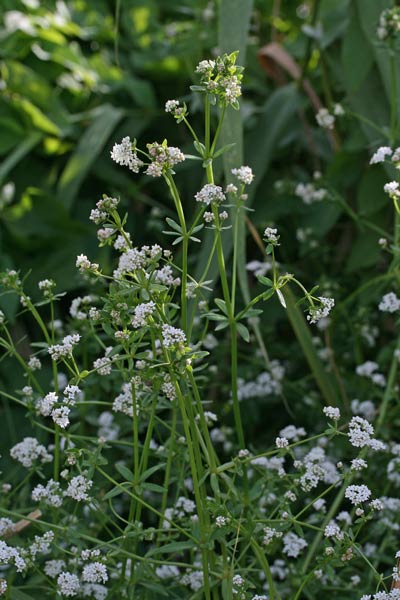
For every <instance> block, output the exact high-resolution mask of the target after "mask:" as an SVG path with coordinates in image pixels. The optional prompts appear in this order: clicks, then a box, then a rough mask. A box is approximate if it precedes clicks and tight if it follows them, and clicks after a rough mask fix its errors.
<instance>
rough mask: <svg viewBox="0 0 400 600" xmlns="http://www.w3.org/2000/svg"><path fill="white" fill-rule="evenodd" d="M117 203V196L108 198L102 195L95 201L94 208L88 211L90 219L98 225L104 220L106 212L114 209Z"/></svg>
mask: <svg viewBox="0 0 400 600" xmlns="http://www.w3.org/2000/svg"><path fill="white" fill-rule="evenodd" d="M118 204H119V200H118V199H117V198H110V197H109V196H106V195H104V196H103V197H102V198H101V199H100V200H99V201H98V202H96V208H93V209H92V210H91V212H90V217H89V219H90V221H93V223H95V224H96V225H100V223H102V222H103V221H106V220H107V218H108V214H109V213H110V212H111V211H113V210H115V209H116V208H117V206H118Z"/></svg>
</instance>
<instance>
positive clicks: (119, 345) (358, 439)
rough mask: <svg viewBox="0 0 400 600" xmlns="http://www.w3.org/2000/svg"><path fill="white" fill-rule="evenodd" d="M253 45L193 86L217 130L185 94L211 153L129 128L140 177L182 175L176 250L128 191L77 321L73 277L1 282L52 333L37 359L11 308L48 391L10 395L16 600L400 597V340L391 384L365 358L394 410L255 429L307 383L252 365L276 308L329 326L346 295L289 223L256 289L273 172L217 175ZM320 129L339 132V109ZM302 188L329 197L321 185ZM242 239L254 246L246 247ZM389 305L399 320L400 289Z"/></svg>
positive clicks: (322, 414)
mask: <svg viewBox="0 0 400 600" xmlns="http://www.w3.org/2000/svg"><path fill="white" fill-rule="evenodd" d="M236 55H237V53H233V54H230V55H224V56H222V57H218V58H216V59H213V60H203V61H202V62H200V64H199V65H198V67H197V69H196V76H197V78H198V84H197V85H195V86H193V87H192V91H193V92H195V93H197V94H199V96H200V98H201V101H202V102H203V106H204V131H203V132H198V131H197V132H196V131H195V130H194V129H193V127H192V125H191V123H190V114H189V110H188V107H187V106H186V104H185V103H181V102H179V101H178V100H175V99H174V100H169V101H168V102H167V103H166V106H165V110H166V111H167V112H168V113H170V114H171V117H172V118H174V119H175V120H176V122H177V124H178V125H179V126H180V127H187V129H188V131H189V132H190V134H191V135H192V136H193V144H194V150H193V151H194V154H193V155H188V154H184V153H183V152H182V151H181V150H180V149H179V148H177V147H175V146H172V145H169V142H168V141H167V140H160V141H155V142H151V143H149V144H147V146H146V148H139V146H138V145H137V142H136V141H135V140H134V139H131V138H130V137H129V136H128V135H127V136H126V137H125V138H124V139H123V140H122V141H121V142H120V143H116V144H115V145H114V147H113V149H112V152H111V158H112V159H113V160H114V161H115V162H116V163H118V165H120V167H121V168H124V169H127V170H130V171H131V172H132V177H134V176H135V174H136V173H139V172H144V173H146V174H147V175H148V176H149V177H158V178H162V179H163V180H164V181H165V184H166V188H165V189H166V191H167V192H168V194H169V198H170V202H171V204H172V206H173V207H174V209H175V213H176V217H175V218H174V219H172V218H170V217H168V218H167V219H166V223H165V227H166V228H167V229H166V230H165V231H164V234H165V240H166V242H168V241H170V242H171V244H170V245H168V244H166V246H165V247H161V246H160V245H158V244H153V245H148V246H142V247H137V246H136V245H135V241H134V240H132V239H131V236H130V234H129V232H128V230H127V228H126V221H127V217H126V215H125V216H124V215H122V214H120V212H119V200H118V199H117V198H113V197H109V196H107V195H104V196H103V197H102V198H101V199H100V200H98V202H97V204H96V207H95V208H93V210H92V211H91V214H90V220H91V221H92V223H93V224H95V225H96V226H98V230H97V237H98V240H99V244H100V246H109V247H110V248H113V249H115V251H116V252H117V253H118V258H117V259H116V262H115V265H114V269H113V270H112V269H111V270H109V269H107V268H102V267H101V266H100V265H99V264H97V263H94V262H92V261H91V259H90V258H88V257H87V256H86V255H84V254H80V255H79V256H78V257H77V260H76V266H77V269H78V270H79V271H80V272H81V273H82V278H83V285H84V286H85V290H86V292H87V293H86V295H83V296H79V297H77V298H74V299H73V300H72V303H71V306H70V319H69V320H68V321H67V322H60V321H59V320H58V319H57V303H58V301H59V300H60V298H61V296H62V294H60V293H57V290H56V289H55V286H54V282H53V281H51V280H43V281H41V282H40V283H39V288H40V291H41V294H42V300H41V301H40V302H36V303H34V302H33V301H32V300H31V299H30V298H29V296H27V295H26V293H25V292H24V280H23V277H21V275H20V274H19V273H18V272H16V271H11V270H9V271H7V272H4V273H2V275H1V282H2V286H3V288H4V291H5V293H13V294H17V295H18V296H19V298H20V301H21V305H22V309H21V310H22V312H24V313H29V314H30V316H31V318H32V319H33V321H34V322H36V326H37V327H38V331H40V332H41V334H42V339H41V340H38V341H36V342H34V343H31V355H30V356H28V357H26V356H25V354H24V352H23V349H22V347H21V344H20V343H19V342H18V341H15V340H14V339H13V337H12V335H11V333H10V328H9V325H8V323H7V319H6V317H5V316H4V315H2V319H1V321H2V322H1V347H2V348H3V350H4V352H5V355H7V356H8V357H11V358H12V360H13V361H15V363H16V364H18V365H19V367H20V368H21V369H23V371H24V373H25V377H26V385H25V386H24V387H23V388H22V389H19V390H16V391H15V393H14V394H9V393H8V392H1V396H2V399H3V401H4V403H5V406H6V409H7V411H10V410H11V406H13V405H14V404H15V405H18V407H20V410H22V411H24V414H25V417H26V420H27V421H28V422H29V427H30V430H31V432H30V435H29V436H25V437H23V438H22V439H20V440H19V441H18V443H16V444H15V445H13V447H12V448H10V449H9V456H8V454H7V456H6V455H5V454H4V456H3V463H4V465H5V466H4V467H3V470H2V474H1V486H2V495H1V508H0V515H1V516H0V537H1V541H0V565H2V569H1V579H0V595H3V596H4V597H5V598H7V599H15V600H18V599H19V600H22V599H23V598H28V597H29V598H38V597H39V596H40V597H49V598H64V597H76V598H95V599H96V600H101V599H105V598H110V599H115V598H128V599H135V600H138V599H143V600H145V599H148V600H150V599H154V598H157V599H158V598H160V599H161V598H170V599H179V598H187V599H189V598H190V599H192V600H196V599H198V600H200V599H203V598H204V599H205V600H232V599H238V600H239V599H240V600H262V599H263V600H281V599H282V600H283V599H285V598H287V599H288V598H290V599H291V600H299V599H301V598H325V597H326V594H327V593H328V592H329V594H331V595H332V596H333V597H335V598H361V596H362V598H363V600H367V599H371V598H372V597H373V598H375V599H376V600H378V599H384V598H385V599H386V598H399V597H400V594H399V593H398V592H399V590H397V588H396V585H394V587H393V589H392V590H391V584H392V573H391V570H392V567H393V565H394V564H395V554H396V550H397V548H396V543H397V542H396V532H397V530H398V528H399V527H400V523H399V517H398V515H399V509H400V500H399V499H398V498H397V494H396V490H397V489H398V487H399V485H400V475H399V468H400V445H399V444H396V443H393V442H390V441H389V440H387V439H386V440H385V439H381V437H382V431H383V429H385V428H384V427H383V426H384V424H385V423H386V420H387V415H388V410H389V409H390V405H391V402H392V400H393V398H394V394H395V390H396V389H397V388H396V386H397V364H398V360H399V354H400V348H399V347H396V348H395V349H394V350H393V363H392V367H391V370H390V373H389V376H388V378H386V377H385V376H384V375H383V374H382V373H380V372H379V367H378V364H377V363H374V362H372V361H369V362H366V363H364V364H362V365H359V366H358V367H357V368H358V371H357V375H358V376H359V377H360V378H361V377H364V378H365V377H367V378H370V379H371V380H372V383H371V385H373V386H375V388H374V389H377V390H383V391H382V394H381V396H382V397H383V399H382V401H381V405H380V408H379V409H378V408H377V407H376V405H375V404H374V403H373V402H372V401H367V400H364V401H358V400H354V401H353V402H352V403H351V407H350V406H343V407H341V406H325V407H324V408H323V410H322V409H319V408H317V405H315V406H313V410H314V411H315V431H312V432H310V433H309V434H308V435H307V433H306V431H305V430H304V428H303V427H301V426H300V427H299V426H296V425H293V424H288V425H287V426H285V427H284V428H281V427H277V428H276V440H275V444H274V446H273V447H271V448H267V447H265V446H262V445H260V444H259V443H258V442H256V441H255V440H252V439H249V436H248V434H247V432H246V428H245V426H244V424H243V413H244V412H245V411H249V410H251V408H250V406H251V398H253V397H254V396H259V397H262V398H264V399H265V412H266V415H267V416H266V419H268V421H269V427H271V428H273V427H274V423H273V422H274V412H273V410H272V409H270V407H269V404H268V397H269V396H270V395H276V396H279V394H280V393H281V386H282V380H283V379H284V377H285V369H284V365H282V364H280V363H279V362H277V361H274V360H269V359H268V357H267V355H266V353H265V352H264V356H265V358H266V365H265V369H264V371H263V373H261V374H260V373H255V374H254V380H253V381H245V380H244V379H243V378H242V375H241V368H240V367H241V365H240V360H239V354H238V352H239V350H240V349H241V348H242V349H243V351H244V352H254V348H255V347H256V345H257V343H260V339H259V337H257V336H255V335H254V332H253V331H254V325H255V323H256V321H257V319H259V318H260V315H261V314H262V313H263V310H264V307H265V302H267V301H270V300H271V299H272V298H275V297H277V298H278V300H279V302H280V304H281V305H282V311H285V310H286V303H287V296H286V290H287V287H288V286H290V288H291V290H292V291H293V292H295V293H297V301H298V304H299V306H300V308H301V310H302V311H303V312H304V315H305V317H306V319H305V322H306V323H307V327H309V328H314V327H320V328H326V327H327V325H328V324H329V318H330V316H329V315H330V313H331V311H332V310H333V313H332V314H333V316H334V314H335V312H334V311H335V310H336V309H335V308H334V306H335V301H334V299H333V298H331V297H329V296H327V295H325V294H323V293H321V292H319V291H318V289H317V288H314V289H312V290H307V289H306V287H305V286H304V285H303V284H302V283H301V281H299V279H298V278H297V277H296V274H295V273H289V272H286V271H285V270H284V269H283V268H282V267H281V265H280V262H279V259H280V245H281V244H282V245H283V244H284V243H285V240H284V239H283V236H281V235H280V233H279V231H278V229H277V228H276V227H275V226H274V224H273V223H271V224H270V225H269V226H268V227H266V228H265V230H264V231H263V232H260V240H261V239H262V240H263V247H264V262H263V263H262V264H265V265H267V264H268V268H269V271H268V274H269V276H268V277H267V276H266V274H265V271H264V272H263V274H261V273H260V274H259V275H258V280H259V283H260V285H261V286H262V287H261V288H260V289H261V291H260V293H258V294H257V295H256V296H254V297H253V298H252V299H251V300H250V301H249V302H247V303H246V302H245V301H244V300H243V297H242V296H241V294H240V292H239V286H238V231H239V224H240V222H241V220H243V219H244V218H245V215H246V212H247V211H249V210H250V209H249V208H248V207H247V206H246V200H247V197H248V189H249V186H251V184H252V181H253V178H254V177H253V173H252V170H251V167H249V166H244V165H237V167H236V168H234V169H232V171H231V178H230V180H229V181H225V183H224V185H223V184H222V182H221V181H220V180H219V179H218V180H217V179H216V177H215V174H214V167H215V163H216V160H217V159H218V158H219V157H220V156H221V155H222V154H223V153H225V152H229V151H230V149H231V146H225V147H223V146H222V147H221V145H220V133H221V128H222V124H223V121H224V116H225V114H226V112H227V111H230V110H235V109H238V108H239V99H240V96H241V80H242V76H243V73H242V68H241V67H239V66H237V65H236V58H237V56H236ZM327 112H328V111H327ZM336 114H337V113H336ZM325 117H326V115H325ZM319 121H321V125H322V126H325V127H326V118H325V120H324V122H322V116H321V114H320V115H319ZM329 127H330V125H329ZM130 133H131V132H127V134H130ZM132 133H133V134H134V132H132ZM188 160H194V161H197V162H198V165H199V168H200V167H202V168H203V169H204V184H203V186H202V187H201V189H200V190H199V191H198V192H197V193H196V195H195V196H194V198H192V199H191V202H192V205H193V206H194V207H195V210H193V211H190V214H193V215H194V216H193V218H191V219H188V218H187V215H186V214H185V211H184V208H183V207H184V206H185V205H187V203H188V202H187V200H186V202H183V201H182V198H181V196H180V192H179V189H178V187H177V185H176V179H175V171H174V169H176V170H178V169H179V165H180V163H182V162H183V161H188ZM383 160H387V161H388V162H389V163H390V168H391V169H392V170H393V173H394V174H397V173H398V171H397V169H398V166H399V164H400V159H399V150H398V149H397V150H396V149H394V148H389V147H381V148H380V149H379V150H378V151H377V152H376V154H374V156H373V157H372V159H371V163H373V164H374V163H377V162H381V161H383ZM371 168H373V167H372V166H371ZM296 190H297V191H296V194H297V195H300V196H302V197H307V198H310V197H311V196H312V197H314V196H313V194H314V195H315V188H314V187H313V188H312V190H311V188H308V191H307V190H306V189H305V188H304V186H303V188H301V189H300V188H299V189H297V188H296ZM310 190H311V191H310ZM385 191H386V192H387V193H388V194H389V196H390V197H391V198H392V199H393V204H394V214H395V229H394V236H393V243H389V242H386V243H385V248H386V251H387V252H390V253H391V254H392V263H391V265H390V267H389V270H390V272H391V273H396V278H397V279H396V278H394V279H393V281H395V280H396V281H397V282H398V256H399V254H398V253H399V244H398V236H399V231H398V219H399V198H400V190H399V183H398V182H397V180H393V181H392V182H389V183H388V184H387V185H386V186H385ZM311 192H312V193H311ZM310 193H311V196H310ZM323 196H324V194H323ZM318 200H323V197H321V198H318ZM206 230H211V232H212V236H213V241H212V245H211V247H210V253H209V256H208V259H207V260H206V261H205V263H204V270H203V273H202V274H201V276H200V277H197V278H195V276H194V275H193V273H192V272H191V267H192V266H193V260H191V257H192V256H195V254H196V252H197V250H196V248H197V245H198V244H199V242H200V243H201V240H202V238H203V236H204V233H205V231H206ZM228 236H232V239H233V253H232V256H230V255H229V254H227V253H226V252H225V250H224V239H226V238H227V237H228ZM382 244H383V242H382ZM214 263H216V264H217V265H218V277H214V278H213V277H211V276H210V272H211V266H212V265H213V264H214ZM379 309H380V310H381V311H384V312H389V313H397V312H398V311H399V309H400V299H399V298H398V297H397V295H396V293H395V290H393V289H391V290H388V292H387V293H386V294H385V295H384V296H383V298H382V300H381V303H380V305H379ZM261 342H263V340H261ZM269 342H270V341H269V340H268V346H270V343H269ZM218 346H221V347H222V352H223V353H224V354H225V355H229V365H230V369H229V373H228V375H227V374H226V373H225V372H222V369H219V366H220V365H218V361H217V358H216V356H217V354H216V348H217V347H218ZM249 349H250V350H249ZM264 350H265V347H264ZM219 352H221V350H219ZM227 379H228V380H229V388H230V389H229V392H228V393H226V391H225V390H226V388H225V387H224V386H223V385H222V382H224V381H226V380H227ZM216 380H217V382H216ZM218 380H220V381H221V385H220V386H219V385H218V383H219V381H218ZM215 389H217V395H218V397H216V396H215V394H212V393H211V390H215ZM379 393H380V392H379ZM221 396H225V397H224V398H221ZM341 409H342V410H341ZM341 413H343V416H342V414H341ZM7 414H8V413H7ZM385 431H386V430H385ZM385 435H386V433H385ZM10 460H11V461H12V464H13V465H17V466H18V468H15V467H12V468H10V467H9V466H8V465H10ZM383 570H385V573H383V572H382V571H383ZM387 573H389V575H388V574H387ZM395 581H397V570H396V571H395ZM363 593H364V595H362V594H363ZM372 594H374V595H373V596H372Z"/></svg>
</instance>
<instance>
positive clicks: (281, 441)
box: [275, 437, 289, 448]
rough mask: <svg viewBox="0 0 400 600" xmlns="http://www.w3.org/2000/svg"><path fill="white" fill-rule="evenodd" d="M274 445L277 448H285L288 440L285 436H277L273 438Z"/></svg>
mask: <svg viewBox="0 0 400 600" xmlns="http://www.w3.org/2000/svg"><path fill="white" fill-rule="evenodd" d="M275 446H276V447H277V448H287V447H288V446H289V440H288V439H287V438H285V437H277V438H276V439H275Z"/></svg>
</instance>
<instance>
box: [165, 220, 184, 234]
mask: <svg viewBox="0 0 400 600" xmlns="http://www.w3.org/2000/svg"><path fill="white" fill-rule="evenodd" d="M165 220H166V221H167V223H168V225H169V226H170V227H172V229H175V231H177V232H178V233H182V227H181V226H180V225H178V223H176V221H174V220H173V219H171V218H170V217H166V219H165Z"/></svg>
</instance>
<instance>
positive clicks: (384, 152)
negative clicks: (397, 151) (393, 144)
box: [369, 146, 393, 165]
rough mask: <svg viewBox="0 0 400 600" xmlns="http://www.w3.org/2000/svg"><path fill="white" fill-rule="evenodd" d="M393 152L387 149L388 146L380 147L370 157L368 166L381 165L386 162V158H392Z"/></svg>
mask: <svg viewBox="0 0 400 600" xmlns="http://www.w3.org/2000/svg"><path fill="white" fill-rule="evenodd" d="M392 154H393V150H392V149H391V148H389V146H381V147H380V148H378V150H377V151H376V152H375V153H374V154H373V155H372V156H371V160H370V161H369V164H370V165H376V164H378V163H382V162H384V161H385V160H386V157H387V156H392Z"/></svg>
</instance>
